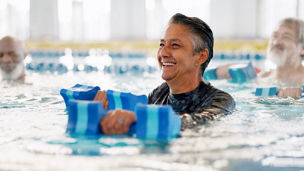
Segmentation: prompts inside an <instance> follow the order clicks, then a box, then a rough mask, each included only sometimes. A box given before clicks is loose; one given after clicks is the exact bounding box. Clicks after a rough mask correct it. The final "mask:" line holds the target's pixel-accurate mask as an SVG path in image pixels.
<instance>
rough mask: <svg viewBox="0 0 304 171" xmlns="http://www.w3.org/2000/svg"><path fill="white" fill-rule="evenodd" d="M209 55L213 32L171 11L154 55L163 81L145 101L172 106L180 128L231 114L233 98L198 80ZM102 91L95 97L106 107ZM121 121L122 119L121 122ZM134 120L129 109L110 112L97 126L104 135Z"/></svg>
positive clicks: (117, 131)
mask: <svg viewBox="0 0 304 171" xmlns="http://www.w3.org/2000/svg"><path fill="white" fill-rule="evenodd" d="M212 57H213V33H212V31H211V29H210V28H209V26H208V25H207V24H206V23H205V22H203V21H202V20H200V19H199V18H196V17H187V16H185V15H183V14H175V15H174V16H173V17H172V18H171V20H170V21H169V24H168V27H167V29H166V32H165V35H164V37H163V38H162V39H161V40H160V47H159V50H158V54H157V58H158V63H159V66H160V68H161V70H162V78H163V79H164V80H165V83H163V84H162V85H160V86H159V87H157V88H156V89H154V90H153V91H152V93H150V94H149V97H148V100H149V102H148V103H149V104H158V105H172V107H173V110H174V111H175V112H176V113H178V114H179V115H180V116H181V118H182V128H183V129H185V128H192V127H194V126H196V125H198V124H202V123H205V122H206V121H208V120H213V119H216V118H219V117H220V116H223V115H225V114H228V113H231V112H232V111H233V109H234V107H235V102H234V100H233V98H232V97H231V96H230V95H229V94H228V93H226V92H224V91H221V90H218V89H216V88H214V87H213V86H211V85H210V83H205V82H203V80H202V74H203V73H204V71H205V69H206V67H207V66H208V64H209V62H210V60H211V58H212ZM105 94H106V92H105V91H99V92H98V93H97V95H96V97H95V100H97V101H101V102H102V104H103V105H104V106H105V108H106V109H107V104H108V101H107V99H106V95H105ZM122 121H123V122H122ZM135 121H136V115H135V114H134V113H133V112H130V111H125V110H114V111H110V112H109V113H108V115H107V116H106V117H105V118H104V119H102V120H101V122H100V127H101V129H102V131H103V132H104V133H105V134H107V135H111V134H124V133H126V132H127V131H128V129H129V126H130V124H132V123H133V122H135Z"/></svg>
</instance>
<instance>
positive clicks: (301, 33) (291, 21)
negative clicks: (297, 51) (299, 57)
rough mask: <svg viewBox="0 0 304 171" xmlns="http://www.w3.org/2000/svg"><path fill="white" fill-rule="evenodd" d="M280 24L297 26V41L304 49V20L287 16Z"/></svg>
mask: <svg viewBox="0 0 304 171" xmlns="http://www.w3.org/2000/svg"><path fill="white" fill-rule="evenodd" d="M279 25H289V26H295V28H296V34H297V43H298V44H300V45H301V48H302V49H304V21H303V20H300V19H297V18H285V19H283V20H281V21H280V22H279Z"/></svg>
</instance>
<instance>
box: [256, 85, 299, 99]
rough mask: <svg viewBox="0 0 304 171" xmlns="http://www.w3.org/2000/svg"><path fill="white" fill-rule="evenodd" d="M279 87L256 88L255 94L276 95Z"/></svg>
mask: <svg viewBox="0 0 304 171" xmlns="http://www.w3.org/2000/svg"><path fill="white" fill-rule="evenodd" d="M278 91H279V88H277V87H267V88H256V90H255V96H260V97H268V96H277V94H278ZM301 97H302V98H304V86H303V87H302V95H301Z"/></svg>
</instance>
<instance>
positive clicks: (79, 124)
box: [66, 100, 107, 135]
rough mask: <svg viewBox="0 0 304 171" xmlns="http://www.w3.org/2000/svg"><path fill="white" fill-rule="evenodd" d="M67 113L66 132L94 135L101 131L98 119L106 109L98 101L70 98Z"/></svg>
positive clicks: (105, 112)
mask: <svg viewBox="0 0 304 171" xmlns="http://www.w3.org/2000/svg"><path fill="white" fill-rule="evenodd" d="M68 114H69V119H68V124H67V129H66V131H67V133H71V134H74V133H76V134H85V135H96V134H99V133H101V131H100V129H99V121H100V119H101V118H103V117H104V116H106V114H107V111H106V110H105V109H104V108H103V107H102V104H101V103H100V102H94V101H84V100H81V101H80V100H70V102H69V106H68Z"/></svg>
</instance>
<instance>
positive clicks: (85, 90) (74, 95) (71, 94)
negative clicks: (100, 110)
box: [60, 84, 100, 107]
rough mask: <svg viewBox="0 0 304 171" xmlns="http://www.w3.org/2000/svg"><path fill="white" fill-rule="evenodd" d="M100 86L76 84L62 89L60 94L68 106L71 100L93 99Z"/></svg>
mask: <svg viewBox="0 0 304 171" xmlns="http://www.w3.org/2000/svg"><path fill="white" fill-rule="evenodd" d="M98 90H100V88H99V87H98V86H95V87H94V86H86V85H81V84H76V85H74V86H73V87H71V88H69V89H61V90H60V94H61V96H62V97H63V99H64V102H65V105H66V107H68V105H69V100H72V99H75V100H93V99H94V97H95V96H96V94H97V92H98Z"/></svg>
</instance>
